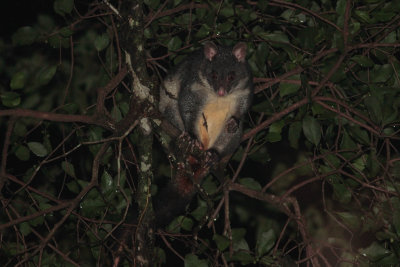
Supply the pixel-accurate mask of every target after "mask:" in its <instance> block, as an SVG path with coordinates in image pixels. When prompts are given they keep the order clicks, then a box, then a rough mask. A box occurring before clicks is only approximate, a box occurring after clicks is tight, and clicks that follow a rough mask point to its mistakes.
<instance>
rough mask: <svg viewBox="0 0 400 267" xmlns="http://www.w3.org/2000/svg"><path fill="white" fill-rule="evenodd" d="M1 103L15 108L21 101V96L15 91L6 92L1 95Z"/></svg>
mask: <svg viewBox="0 0 400 267" xmlns="http://www.w3.org/2000/svg"><path fill="white" fill-rule="evenodd" d="M0 98H1V103H3V105H4V106H6V107H9V108H14V107H16V106H18V105H19V104H20V103H21V97H20V96H19V94H17V93H15V92H6V93H3V94H1V95H0Z"/></svg>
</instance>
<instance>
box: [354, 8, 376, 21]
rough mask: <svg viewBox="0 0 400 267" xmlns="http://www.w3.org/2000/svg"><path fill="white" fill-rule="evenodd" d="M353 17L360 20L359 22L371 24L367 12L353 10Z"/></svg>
mask: <svg viewBox="0 0 400 267" xmlns="http://www.w3.org/2000/svg"><path fill="white" fill-rule="evenodd" d="M354 13H355V15H356V16H357V17H358V18H359V19H360V22H364V23H368V24H369V23H372V20H371V18H370V16H369V14H368V12H366V11H363V10H355V11H354Z"/></svg>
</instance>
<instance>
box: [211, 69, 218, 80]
mask: <svg viewBox="0 0 400 267" xmlns="http://www.w3.org/2000/svg"><path fill="white" fill-rule="evenodd" d="M211 79H213V80H214V81H215V80H217V79H218V73H217V72H216V71H212V72H211Z"/></svg>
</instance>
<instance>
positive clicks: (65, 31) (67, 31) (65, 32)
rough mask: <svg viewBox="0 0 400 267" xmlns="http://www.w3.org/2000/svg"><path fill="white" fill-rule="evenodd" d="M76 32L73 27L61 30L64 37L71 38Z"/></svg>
mask: <svg viewBox="0 0 400 267" xmlns="http://www.w3.org/2000/svg"><path fill="white" fill-rule="evenodd" d="M73 33H74V31H73V30H72V29H71V27H64V28H61V29H60V34H61V36H62V37H70V36H71V35H72V34H73Z"/></svg>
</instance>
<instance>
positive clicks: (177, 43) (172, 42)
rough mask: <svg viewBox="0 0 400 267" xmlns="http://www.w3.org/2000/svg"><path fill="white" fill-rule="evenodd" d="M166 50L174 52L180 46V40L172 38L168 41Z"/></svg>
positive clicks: (175, 37) (176, 37)
mask: <svg viewBox="0 0 400 267" xmlns="http://www.w3.org/2000/svg"><path fill="white" fill-rule="evenodd" d="M167 46H168V50H170V51H176V50H178V49H179V48H181V46H182V40H181V39H180V38H179V37H178V36H174V37H172V38H171V40H169V42H168V44H167Z"/></svg>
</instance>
